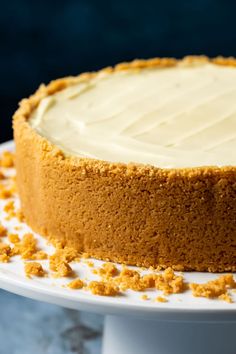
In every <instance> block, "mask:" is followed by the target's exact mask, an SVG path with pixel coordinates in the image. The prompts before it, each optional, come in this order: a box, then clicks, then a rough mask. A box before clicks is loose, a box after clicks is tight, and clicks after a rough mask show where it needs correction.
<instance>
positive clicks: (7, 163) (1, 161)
mask: <svg viewBox="0 0 236 354" xmlns="http://www.w3.org/2000/svg"><path fill="white" fill-rule="evenodd" d="M0 166H2V167H6V168H10V167H14V154H13V153H12V152H10V151H4V152H3V154H2V155H1V157H0Z"/></svg>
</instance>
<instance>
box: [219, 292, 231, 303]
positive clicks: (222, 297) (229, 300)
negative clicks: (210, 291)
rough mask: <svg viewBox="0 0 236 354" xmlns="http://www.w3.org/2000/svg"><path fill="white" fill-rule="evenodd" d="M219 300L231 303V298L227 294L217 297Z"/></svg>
mask: <svg viewBox="0 0 236 354" xmlns="http://www.w3.org/2000/svg"><path fill="white" fill-rule="evenodd" d="M218 299H219V300H223V301H226V302H228V303H229V304H231V303H232V302H233V300H232V297H231V296H230V295H229V294H222V295H220V296H219V297H218Z"/></svg>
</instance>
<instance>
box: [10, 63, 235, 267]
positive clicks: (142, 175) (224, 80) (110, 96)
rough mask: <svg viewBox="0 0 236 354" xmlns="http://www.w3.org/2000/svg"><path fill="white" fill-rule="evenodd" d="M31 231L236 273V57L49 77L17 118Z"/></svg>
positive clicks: (164, 262)
mask: <svg viewBox="0 0 236 354" xmlns="http://www.w3.org/2000/svg"><path fill="white" fill-rule="evenodd" d="M13 125H14V140H15V145H16V168H17V185H18V191H19V195H20V200H21V206H22V210H23V213H24V216H25V218H26V221H27V223H28V224H29V225H30V226H31V228H32V229H33V230H34V231H36V232H38V233H40V234H41V235H43V236H45V237H47V238H48V239H49V240H50V241H51V242H54V243H60V245H61V246H62V247H63V246H69V247H72V248H74V249H75V250H77V251H78V252H82V253H87V254H88V255H90V256H91V257H95V258H98V259H102V260H108V261H114V262H119V263H126V264H129V265H138V266H144V267H150V266H152V267H159V268H167V267H172V268H173V269H175V270H195V271H212V272H224V271H235V270H236V163H235V162H236V158H235V148H236V60H235V59H232V58H228V59H227V58H221V57H219V58H215V59H208V58H206V57H187V58H184V59H182V60H175V59H166V58H163V59H159V58H156V59H150V60H135V61H133V62H131V63H122V64H118V65H117V66H116V67H114V68H110V67H109V68H106V69H103V70H101V71H99V72H95V73H85V74H82V75H79V76H78V77H67V78H63V79H59V80H56V81H53V82H51V83H50V84H49V85H47V86H45V85H41V86H40V88H39V89H38V91H37V92H36V93H35V94H34V95H32V96H31V97H29V98H28V99H24V100H22V101H21V103H20V107H19V109H18V110H17V111H16V113H15V115H14V119H13Z"/></svg>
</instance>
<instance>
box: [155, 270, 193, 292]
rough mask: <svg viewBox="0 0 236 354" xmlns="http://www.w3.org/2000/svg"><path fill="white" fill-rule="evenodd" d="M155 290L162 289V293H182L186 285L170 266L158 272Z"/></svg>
mask: <svg viewBox="0 0 236 354" xmlns="http://www.w3.org/2000/svg"><path fill="white" fill-rule="evenodd" d="M155 287H156V289H157V290H162V291H163V293H164V295H169V294H177V293H182V292H184V291H185V290H186V288H187V285H186V283H185V282H184V278H183V276H181V275H176V274H175V273H174V271H173V269H171V268H167V269H166V270H165V271H164V272H163V273H162V274H158V275H157V276H156V280H155Z"/></svg>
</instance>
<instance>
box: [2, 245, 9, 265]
mask: <svg viewBox="0 0 236 354" xmlns="http://www.w3.org/2000/svg"><path fill="white" fill-rule="evenodd" d="M10 256H11V247H10V246H9V245H7V244H6V243H0V262H2V263H7V262H9V260H10Z"/></svg>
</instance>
